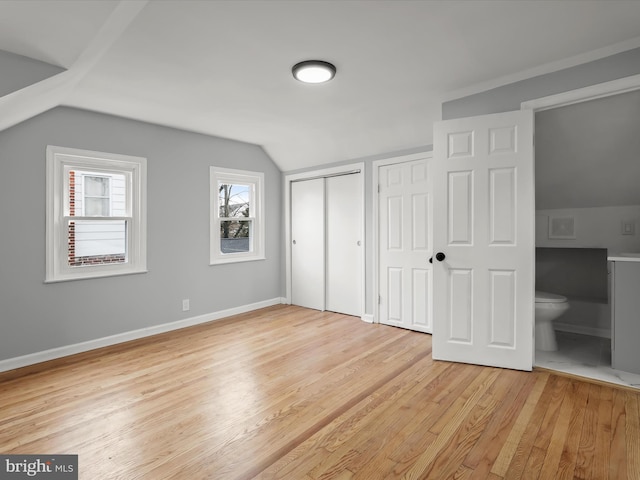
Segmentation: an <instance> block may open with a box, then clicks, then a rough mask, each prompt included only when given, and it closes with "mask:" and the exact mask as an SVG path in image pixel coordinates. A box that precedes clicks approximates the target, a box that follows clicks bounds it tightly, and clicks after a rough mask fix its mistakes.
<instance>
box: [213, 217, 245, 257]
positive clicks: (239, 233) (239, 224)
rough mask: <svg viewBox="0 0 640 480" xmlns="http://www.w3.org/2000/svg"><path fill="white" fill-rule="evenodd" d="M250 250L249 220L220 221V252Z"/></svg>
mask: <svg viewBox="0 0 640 480" xmlns="http://www.w3.org/2000/svg"><path fill="white" fill-rule="evenodd" d="M250 251H251V220H242V221H236V220H226V221H222V222H220V252H222V253H240V252H243V253H246V252H250Z"/></svg>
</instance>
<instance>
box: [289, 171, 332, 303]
mask: <svg viewBox="0 0 640 480" xmlns="http://www.w3.org/2000/svg"><path fill="white" fill-rule="evenodd" d="M324 217H325V208H324V179H323V178H317V179H315V180H305V181H299V182H292V183H291V303H293V304H294V305H300V306H301V307H308V308H315V309H316V310H324V309H325V254H324V238H325V231H324Z"/></svg>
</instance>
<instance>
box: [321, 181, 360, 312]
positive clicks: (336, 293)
mask: <svg viewBox="0 0 640 480" xmlns="http://www.w3.org/2000/svg"><path fill="white" fill-rule="evenodd" d="M360 175H361V174H351V175H342V176H339V177H329V178H327V179H326V180H325V181H326V190H325V191H326V212H327V214H326V229H327V232H326V234H327V235H326V242H327V243H326V246H327V248H326V264H327V269H326V274H327V279H326V309H327V310H331V311H332V312H339V313H346V314H347V315H356V316H360V315H361V314H362V306H361V299H362V275H361V272H362V265H361V262H362V248H363V247H362V238H361V235H362V229H361V224H362V221H361V218H362V191H361V181H360V180H361V179H360Z"/></svg>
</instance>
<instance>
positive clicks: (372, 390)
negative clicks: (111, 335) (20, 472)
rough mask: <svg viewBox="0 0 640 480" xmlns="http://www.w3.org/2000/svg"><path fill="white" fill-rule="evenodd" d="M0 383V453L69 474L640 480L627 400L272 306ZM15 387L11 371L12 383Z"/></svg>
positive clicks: (638, 410) (616, 391) (637, 404)
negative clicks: (44, 461) (66, 465)
mask: <svg viewBox="0 0 640 480" xmlns="http://www.w3.org/2000/svg"><path fill="white" fill-rule="evenodd" d="M45 365H46V369H40V371H38V369H39V367H38V368H27V369H23V371H22V372H19V371H13V372H8V373H5V374H0V453H3V454H9V453H23V454H29V453H34V454H35V453H37V454H55V453H57V454H63V453H69V454H78V455H79V462H80V479H83V480H84V479H86V480H107V479H123V480H131V479H142V478H144V479H153V480H161V479H169V478H172V479H173V478H175V479H185V480H198V479H223V480H233V479H249V478H260V479H268V478H284V479H292V480H304V479H351V478H354V479H365V480H375V479H385V480H386V479H394V478H407V479H423V478H433V479H438V480H441V479H448V478H456V479H463V478H488V479H494V480H497V479H543V480H546V479H553V480H556V479H562V478H579V479H611V480H622V479H629V480H638V479H640V393H638V392H634V391H631V390H625V389H621V388H615V387H609V386H606V385H599V384H594V383H587V382H583V381H580V380H577V379H573V378H568V377H564V376H558V375H554V374H552V373H550V372H545V371H534V372H533V373H525V372H516V371H510V370H501V369H495V368H485V367H479V366H474V365H461V364H451V363H446V362H434V361H433V360H432V359H431V337H430V336H429V335H426V334H420V333H414V332H410V331H406V330H401V329H397V328H393V327H387V326H383V325H369V324H365V323H363V322H361V321H360V320H359V319H356V318H354V317H348V316H344V315H338V314H333V313H326V312H325V313H322V312H316V311H313V310H305V309H301V308H298V307H291V306H284V305H279V306H275V307H270V308H267V309H263V310H259V311H256V312H252V313H250V314H244V315H239V316H236V317H232V318H230V319H228V320H222V321H218V322H214V323H210V324H206V325H201V326H197V327H193V328H189V329H184V330H181V331H177V332H171V333H167V334H163V335H159V336H156V337H152V338H149V339H144V340H140V341H135V342H130V343H128V344H123V345H119V346H115V347H109V348H106V349H102V350H100V351H95V352H89V353H85V354H81V355H77V356H75V357H69V358H67V359H63V360H58V361H54V362H49V363H48V364H45ZM25 372H26V373H27V375H24V373H25Z"/></svg>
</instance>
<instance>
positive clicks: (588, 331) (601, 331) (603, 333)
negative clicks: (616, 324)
mask: <svg viewBox="0 0 640 480" xmlns="http://www.w3.org/2000/svg"><path fill="white" fill-rule="evenodd" d="M553 328H554V329H555V330H560V331H561V332H569V333H579V334H581V335H591V336H592V337H602V338H611V330H609V329H608V328H598V327H586V326H583V325H573V324H571V323H558V322H554V323H553Z"/></svg>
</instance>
